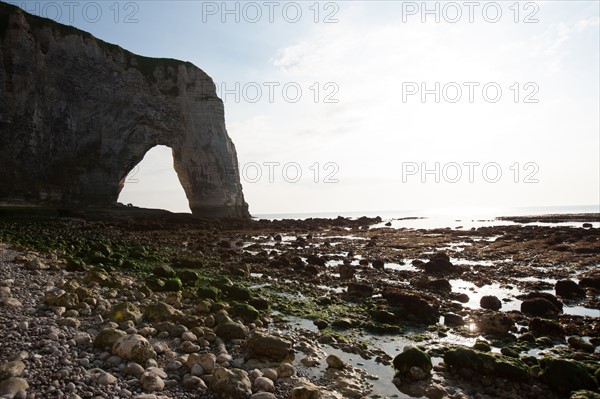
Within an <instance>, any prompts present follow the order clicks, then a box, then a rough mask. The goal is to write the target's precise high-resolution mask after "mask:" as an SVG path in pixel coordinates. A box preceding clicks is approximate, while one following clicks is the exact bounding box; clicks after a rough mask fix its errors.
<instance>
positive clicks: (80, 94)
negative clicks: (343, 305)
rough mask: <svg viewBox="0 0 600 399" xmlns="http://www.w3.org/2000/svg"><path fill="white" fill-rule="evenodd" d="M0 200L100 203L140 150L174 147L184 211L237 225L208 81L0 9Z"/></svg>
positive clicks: (234, 180)
mask: <svg viewBox="0 0 600 399" xmlns="http://www.w3.org/2000/svg"><path fill="white" fill-rule="evenodd" d="M0 40H1V42H0V89H1V94H2V96H1V98H0V160H2V165H0V181H1V182H3V183H2V185H1V186H0V203H9V204H21V203H24V204H50V205H53V204H57V205H61V206H77V207H85V206H109V205H114V204H116V202H117V199H118V196H119V192H120V191H121V189H122V179H123V178H124V177H125V176H127V173H128V172H129V171H130V170H131V168H133V167H134V166H135V165H137V164H138V163H139V162H140V161H141V159H142V158H143V157H144V155H145V154H146V152H147V151H148V150H150V148H152V147H154V146H156V145H165V146H168V147H170V148H172V149H173V157H174V168H175V171H176V173H177V175H178V176H179V179H180V182H181V184H182V186H183V189H184V191H185V193H186V196H187V198H188V200H189V203H190V209H191V210H192V213H193V214H194V215H197V216H202V217H247V216H249V213H248V206H247V204H246V203H245V201H244V196H243V193H242V187H241V183H240V178H239V171H238V163H237V154H236V151H235V146H234V144H233V142H232V141H231V139H230V138H229V136H228V135H227V131H226V129H225V120H224V108H223V102H222V101H221V100H220V99H219V98H218V97H217V95H216V90H215V85H214V83H213V81H212V79H211V78H210V77H209V76H208V75H206V74H205V73H204V72H203V71H202V70H200V69H198V68H197V67H195V66H194V65H192V64H190V63H185V62H182V61H177V60H172V59H154V58H147V57H142V56H138V55H135V54H133V53H130V52H128V51H126V50H123V49H122V48H120V47H118V46H115V45H111V44H107V43H105V42H102V41H100V40H98V39H96V38H94V37H93V36H91V35H90V34H88V33H86V32H83V31H80V30H77V29H75V28H72V27H68V26H65V25H60V24H57V23H55V22H53V21H51V20H48V19H44V18H39V17H35V16H32V15H29V14H27V13H25V12H23V11H22V10H20V9H19V8H17V7H14V6H10V5H8V4H5V3H0Z"/></svg>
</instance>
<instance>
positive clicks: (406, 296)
mask: <svg viewBox="0 0 600 399" xmlns="http://www.w3.org/2000/svg"><path fill="white" fill-rule="evenodd" d="M382 296H383V298H384V299H386V300H387V301H388V303H389V304H390V305H391V306H394V307H398V308H400V311H401V312H400V313H404V315H405V316H407V317H408V318H410V319H413V320H415V321H417V322H419V323H424V324H435V323H437V322H438V319H439V303H438V301H437V300H436V299H435V298H432V297H429V296H426V295H425V294H417V293H416V292H410V291H406V290H401V289H398V288H395V287H387V288H385V289H384V290H383V293H382Z"/></svg>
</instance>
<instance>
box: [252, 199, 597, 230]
mask: <svg viewBox="0 0 600 399" xmlns="http://www.w3.org/2000/svg"><path fill="white" fill-rule="evenodd" d="M580 213H600V204H597V205H571V206H539V207H507V208H438V209H412V210H386V211H351V212H311V213H272V214H256V215H253V217H254V218H255V219H268V220H280V219H300V220H305V219H309V218H328V219H331V218H336V217H338V216H342V217H347V218H351V219H356V218H359V217H361V216H368V217H375V216H379V217H381V219H382V222H381V223H378V224H375V225H373V226H371V227H384V226H385V225H386V223H391V226H389V227H392V228H411V229H437V228H451V229H465V230H467V229H472V228H478V227H486V226H510V225H528V226H571V227H581V226H582V224H583V222H559V223H549V222H532V223H526V224H525V223H515V222H512V221H509V220H499V219H497V218H498V217H501V216H538V215H562V214H580ZM588 223H591V224H592V226H593V227H594V228H600V221H598V220H596V221H594V222H588Z"/></svg>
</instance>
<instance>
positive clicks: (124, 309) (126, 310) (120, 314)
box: [108, 301, 142, 323]
mask: <svg viewBox="0 0 600 399" xmlns="http://www.w3.org/2000/svg"><path fill="white" fill-rule="evenodd" d="M108 318H109V319H110V320H111V321H114V322H115V323H121V322H124V321H129V320H131V321H133V322H135V323H138V322H139V321H140V320H141V319H142V312H140V310H139V309H138V307H137V306H135V305H134V304H133V303H131V302H127V301H125V302H122V303H120V304H118V305H116V306H113V307H112V308H111V309H110V314H109V315H108Z"/></svg>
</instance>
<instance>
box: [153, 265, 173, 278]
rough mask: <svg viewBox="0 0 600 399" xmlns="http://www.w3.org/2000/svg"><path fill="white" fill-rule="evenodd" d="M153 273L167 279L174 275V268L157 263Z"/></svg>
mask: <svg viewBox="0 0 600 399" xmlns="http://www.w3.org/2000/svg"><path fill="white" fill-rule="evenodd" d="M153 273H154V275H155V276H156V277H162V278H165V279H169V278H172V277H175V276H176V273H175V270H174V269H173V268H172V267H171V266H169V265H166V264H161V265H158V266H156V267H155V268H154V270H153Z"/></svg>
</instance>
